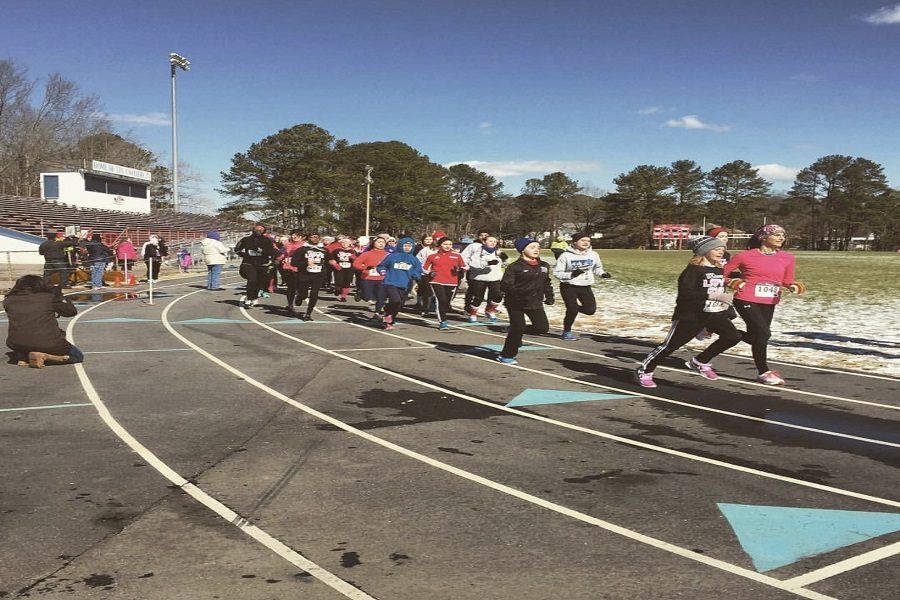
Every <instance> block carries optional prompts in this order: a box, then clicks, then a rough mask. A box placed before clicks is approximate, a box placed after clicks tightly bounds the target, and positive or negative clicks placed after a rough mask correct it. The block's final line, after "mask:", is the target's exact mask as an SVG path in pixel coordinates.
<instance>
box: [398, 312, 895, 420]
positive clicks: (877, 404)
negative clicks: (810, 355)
mask: <svg viewBox="0 0 900 600" xmlns="http://www.w3.org/2000/svg"><path fill="white" fill-rule="evenodd" d="M408 316H410V317H412V318H416V319H420V317H416V316H415V315H408ZM420 320H422V321H426V322H428V323H432V322H433V321H430V320H428V319H420ZM451 327H453V328H454V329H460V330H463V331H474V332H475V333H480V334H482V335H489V336H491V337H497V338H505V337H506V336H504V335H500V334H498V333H492V332H490V331H483V330H481V329H478V328H475V327H461V326H459V325H451ZM528 343H529V344H531V345H535V346H544V347H547V348H553V349H555V350H564V351H566V352H572V353H575V354H584V355H586V356H592V357H595V358H601V359H603V360H606V361H611V362H620V363H621V362H624V361H622V360H621V359H618V358H612V357H609V356H606V355H605V354H598V353H596V352H588V351H587V350H579V349H577V348H572V347H570V346H557V345H555V344H548V343H546V342H541V341H538V340H536V339H534V338H529V339H528ZM738 358H743V357H738ZM627 364H631V363H627ZM638 364H640V363H637V362H635V363H633V365H634V367H637V366H638ZM657 368H658V369H662V370H664V371H673V372H675V373H680V374H682V375H688V376H695V377H700V374H699V373H694V372H693V371H688V370H687V369H676V368H674V367H665V366H659V367H657ZM836 373H840V374H842V375H855V373H845V372H843V371H836ZM719 381H729V382H731V383H736V384H738V385H744V386H751V387H759V388H765V389H768V390H772V389H773V387H772V386H771V385H766V384H764V383H758V382H756V381H748V380H746V379H738V378H736V377H728V376H727V375H722V374H721V373H720V374H719ZM888 381H898V380H896V379H888ZM778 391H780V392H783V393H786V394H798V395H801V396H813V397H816V398H825V399H828V400H837V401H839V402H848V403H852V404H863V405H866V406H875V407H877V408H886V409H888V410H900V405H898V406H895V405H892V404H882V403H880V402H871V401H869V400H857V399H855V398H845V397H844V396H831V395H829V394H821V393H818V392H807V391H806V390H798V389H796V388H793V387H789V386H780V387H779V388H778ZM697 408H700V407H697Z"/></svg>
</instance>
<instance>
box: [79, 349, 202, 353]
mask: <svg viewBox="0 0 900 600" xmlns="http://www.w3.org/2000/svg"><path fill="white" fill-rule="evenodd" d="M144 352H192V350H191V349H190V348H158V349H155V350H154V349H147V350H92V351H90V352H85V354H134V353H137V354H143V353H144Z"/></svg>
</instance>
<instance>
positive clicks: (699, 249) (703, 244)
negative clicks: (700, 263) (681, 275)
mask: <svg viewBox="0 0 900 600" xmlns="http://www.w3.org/2000/svg"><path fill="white" fill-rule="evenodd" d="M724 247H725V242H723V241H722V240H720V239H719V238H716V237H710V236H708V235H702V236H700V237H698V238H697V239H695V240H694V241H693V242H691V249H692V250H693V251H694V254H695V255H696V256H706V253H707V252H709V251H710V250H715V249H716V248H724Z"/></svg>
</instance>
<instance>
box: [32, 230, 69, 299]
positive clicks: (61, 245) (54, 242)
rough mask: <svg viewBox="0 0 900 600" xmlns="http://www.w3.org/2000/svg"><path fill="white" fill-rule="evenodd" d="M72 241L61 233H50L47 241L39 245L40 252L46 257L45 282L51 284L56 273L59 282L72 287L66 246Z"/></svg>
mask: <svg viewBox="0 0 900 600" xmlns="http://www.w3.org/2000/svg"><path fill="white" fill-rule="evenodd" d="M69 245H70V243H69V242H68V241H66V239H65V238H64V237H62V236H61V234H58V233H48V234H47V241H46V242H44V243H42V244H41V245H40V246H38V253H40V255H41V256H43V257H44V283H46V284H47V285H51V284H52V283H53V276H54V275H56V279H57V283H59V285H62V286H66V287H70V286H69V281H68V275H69V257H68V256H67V255H66V247H67V246H69Z"/></svg>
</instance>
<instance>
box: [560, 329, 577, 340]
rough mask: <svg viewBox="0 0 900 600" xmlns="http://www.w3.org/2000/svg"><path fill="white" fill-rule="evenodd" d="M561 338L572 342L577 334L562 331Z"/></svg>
mask: <svg viewBox="0 0 900 600" xmlns="http://www.w3.org/2000/svg"><path fill="white" fill-rule="evenodd" d="M561 339H562V340H563V341H566V342H574V341H575V340H577V339H578V336H576V335H575V334H574V333H572V332H571V331H563V334H562V336H561Z"/></svg>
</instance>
